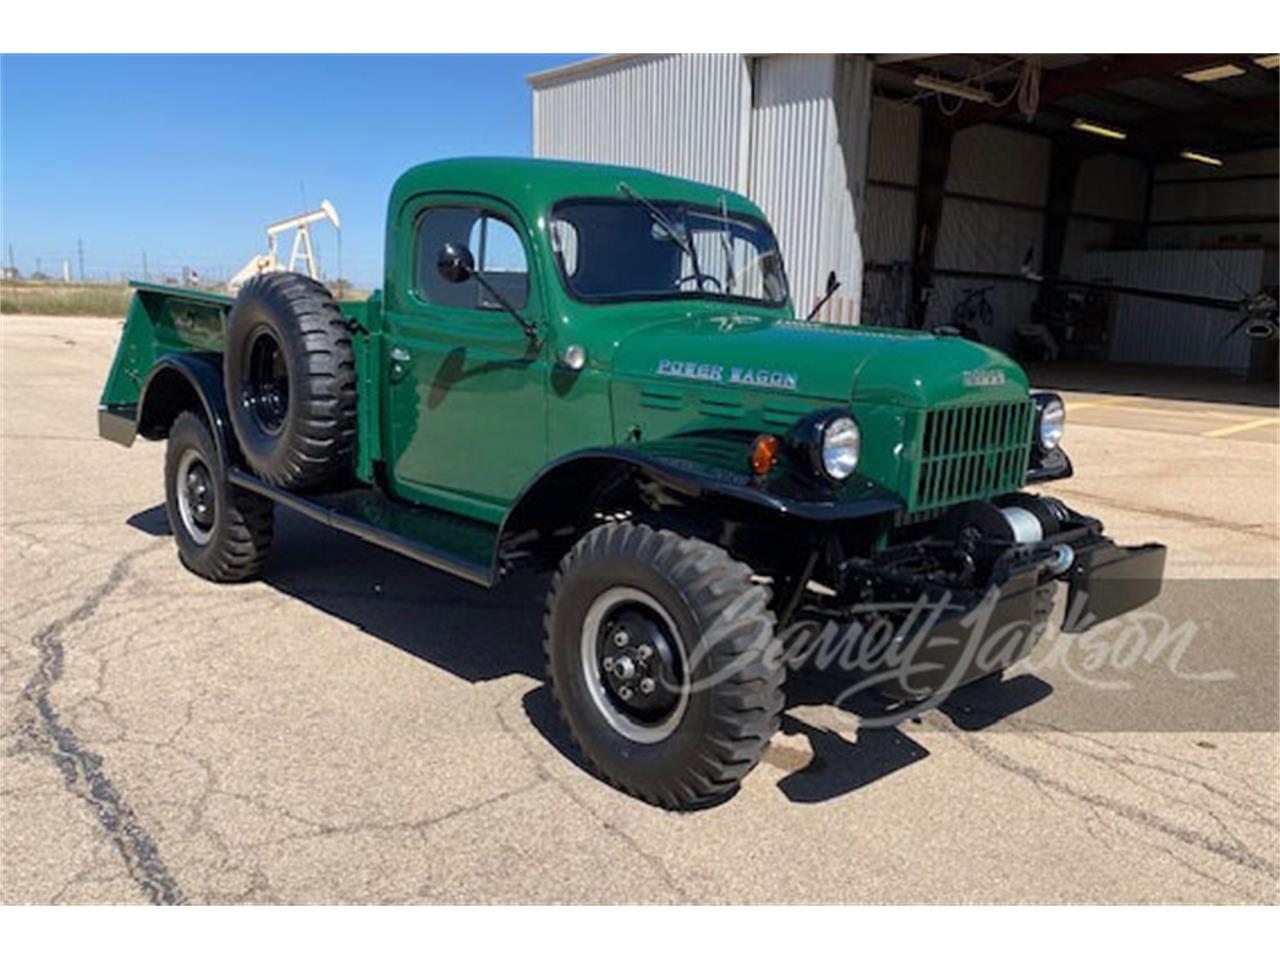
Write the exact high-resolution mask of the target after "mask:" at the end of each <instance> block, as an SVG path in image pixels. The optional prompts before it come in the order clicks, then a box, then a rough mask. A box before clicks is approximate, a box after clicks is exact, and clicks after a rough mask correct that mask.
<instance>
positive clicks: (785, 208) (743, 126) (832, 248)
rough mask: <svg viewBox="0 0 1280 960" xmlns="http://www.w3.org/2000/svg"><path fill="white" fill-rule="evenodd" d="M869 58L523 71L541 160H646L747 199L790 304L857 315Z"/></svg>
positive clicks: (665, 60) (696, 57) (681, 61)
mask: <svg viewBox="0 0 1280 960" xmlns="http://www.w3.org/2000/svg"><path fill="white" fill-rule="evenodd" d="M870 78H871V64H870V61H868V60H867V58H865V57H849V56H835V55H821V56H815V55H788V56H770V57H745V56H739V55H737V54H677V55H663V56H637V55H621V56H608V57H598V58H596V59H594V60H588V61H585V62H583V63H579V64H571V65H569V66H567V67H561V68H558V69H555V70H548V71H546V72H544V73H537V74H534V75H533V76H531V77H529V83H530V84H531V85H532V87H533V153H534V156H538V157H554V158H561V159H576V160H589V161H593V162H597V163H620V164H627V165H630V166H640V167H647V168H650V169H654V170H660V171H662V172H664V173H670V174H674V175H676V176H681V177H689V178H690V179H693V180H700V181H703V182H704V183H712V184H716V185H717V186H723V187H725V188H727V189H731V190H736V191H738V192H740V193H745V194H747V195H748V196H750V197H751V198H752V199H753V200H755V201H756V202H757V203H758V204H759V205H760V207H761V208H762V209H763V210H764V211H765V213H766V214H768V216H769V218H770V220H771V221H772V222H773V226H774V229H775V230H776V231H777V234H778V242H779V244H780V245H781V247H782V250H783V255H784V256H785V257H786V260H787V270H788V274H789V277H790V280H791V287H792V296H793V298H794V299H795V302H796V304H797V306H798V307H800V308H802V309H803V308H804V307H803V305H805V304H810V303H812V302H814V301H815V300H816V299H817V297H818V295H819V293H820V291H821V290H822V288H823V285H824V283H825V280H826V274H827V271H828V270H831V269H835V270H836V272H837V275H838V276H839V279H840V281H841V283H842V284H843V289H842V290H841V291H840V294H838V295H837V296H836V297H835V298H833V300H832V302H831V303H830V304H829V305H828V310H827V316H828V317H829V318H831V319H839V320H842V321H843V322H848V323H853V322H856V320H857V312H858V301H859V298H860V293H859V291H860V290H861V289H862V244H861V240H860V238H859V233H858V222H859V219H860V216H861V210H862V201H863V187H864V183H865V179H866V176H865V161H866V155H867V134H868V131H869V123H868V119H869V105H870V98H871V82H870Z"/></svg>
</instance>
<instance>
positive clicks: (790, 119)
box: [748, 54, 836, 315]
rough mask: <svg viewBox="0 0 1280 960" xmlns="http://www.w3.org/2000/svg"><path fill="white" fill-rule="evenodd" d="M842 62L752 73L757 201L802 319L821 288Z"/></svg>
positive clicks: (809, 61)
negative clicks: (829, 156)
mask: <svg viewBox="0 0 1280 960" xmlns="http://www.w3.org/2000/svg"><path fill="white" fill-rule="evenodd" d="M835 67H836V59H835V57H833V56H812V55H805V54H795V55H788V56H779V57H762V58H760V59H758V60H756V61H755V63H754V64H753V67H752V83H753V84H754V95H753V97H752V105H751V138H750V144H751V147H750V149H751V165H750V171H751V172H750V174H749V177H748V183H749V184H750V189H749V193H750V195H751V198H752V199H753V200H755V201H756V203H758V204H760V207H761V209H763V210H764V212H765V213H766V214H768V216H769V219H770V220H771V221H772V222H773V228H774V230H776V231H777V233H778V243H779V244H780V245H781V247H782V255H783V257H784V258H785V259H786V264H787V274H788V279H789V280H790V281H791V296H792V298H793V300H794V301H795V305H796V311H797V312H798V313H800V314H801V315H803V314H804V313H806V312H808V310H809V307H810V305H811V304H812V303H813V301H814V299H815V298H816V296H817V294H818V291H819V290H820V289H821V281H820V280H819V274H820V273H821V272H822V259H823V250H822V229H821V225H822V219H823V216H824V213H825V211H824V206H823V186H824V183H825V178H826V165H827V153H828V150H829V149H830V145H831V144H832V142H833V141H834V139H835V130H834V128H835V110H834V105H833V103H832V90H833V89H834V86H835Z"/></svg>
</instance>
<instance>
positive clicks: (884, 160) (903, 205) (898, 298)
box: [861, 97, 920, 327]
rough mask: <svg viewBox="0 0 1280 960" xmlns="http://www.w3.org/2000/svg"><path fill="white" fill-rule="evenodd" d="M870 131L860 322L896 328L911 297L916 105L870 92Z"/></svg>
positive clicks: (903, 319) (917, 128) (917, 157)
mask: <svg viewBox="0 0 1280 960" xmlns="http://www.w3.org/2000/svg"><path fill="white" fill-rule="evenodd" d="M870 136H871V143H870V149H869V151H868V159H867V196H866V204H865V212H864V214H863V218H862V231H861V236H862V246H863V253H864V256H865V261H866V266H865V271H866V272H865V274H864V279H863V287H862V289H863V295H862V315H863V322H864V323H869V324H873V325H876V326H886V327H899V326H903V325H905V324H906V322H907V308H908V306H909V301H910V297H911V291H910V282H911V281H910V263H911V259H912V254H913V250H912V246H913V243H914V239H913V237H912V232H913V228H914V226H915V216H916V184H917V183H918V181H919V167H920V108H919V107H917V106H915V105H913V104H909V103H904V102H902V101H900V100H890V99H888V98H887V97H874V98H873V99H872V101H871V131H870Z"/></svg>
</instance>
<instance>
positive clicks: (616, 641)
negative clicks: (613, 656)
mask: <svg viewBox="0 0 1280 960" xmlns="http://www.w3.org/2000/svg"><path fill="white" fill-rule="evenodd" d="M630 639H631V637H629V636H628V635H627V631H626V630H623V629H622V628H619V629H618V631H617V632H616V633H615V634H614V635H613V645H614V646H615V647H625V646H626V645H627V641H628V640H630Z"/></svg>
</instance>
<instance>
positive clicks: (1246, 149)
mask: <svg viewBox="0 0 1280 960" xmlns="http://www.w3.org/2000/svg"><path fill="white" fill-rule="evenodd" d="M1276 62H1277V57H1276V55H1274V54H1270V55H1268V54H1233V55H1224V54H1151V55H1147V54H1133V55H1083V54H1082V55H1045V56H1035V55H1007V54H950V55H939V56H934V55H928V56H925V55H920V56H904V55H880V56H870V55H853V54H805V55H796V54H760V55H750V56H744V55H737V54H659V55H641V54H614V55H607V56H602V57H596V58H592V59H590V60H586V61H583V62H580V63H575V64H570V65H568V66H566V67H560V68H557V69H555V70H550V71H545V72H543V73H539V74H534V75H533V76H530V77H529V78H528V79H529V83H530V86H531V87H532V88H533V118H532V119H533V124H532V125H533V152H534V155H535V156H540V157H554V158H565V159H575V160H587V161H594V162H602V163H620V164H627V165H634V166H642V167H647V168H650V169H656V170H660V171H662V172H665V173H670V174H674V175H677V176H684V177H689V178H691V179H695V180H700V181H703V182H706V183H713V184H718V185H722V186H724V187H726V188H728V189H733V190H737V191H739V192H741V193H745V194H747V195H748V196H750V197H751V198H752V199H753V200H755V201H756V202H757V203H758V204H759V205H760V206H761V208H762V209H763V210H764V211H765V213H766V214H767V215H768V216H769V218H770V220H771V221H772V222H773V224H774V228H775V230H776V232H777V234H778V238H779V242H780V244H781V247H782V250H783V255H784V257H785V258H786V262H787V271H788V275H789V278H790V281H791V288H792V294H793V299H794V301H795V303H796V309H797V311H798V312H801V313H803V312H806V311H807V310H808V309H809V307H810V305H812V304H813V303H814V302H816V301H817V299H818V298H819V297H820V296H821V294H822V291H823V288H824V286H825V278H826V275H827V273H828V271H834V272H835V273H836V275H837V278H838V279H839V280H840V282H841V285H842V286H841V289H840V291H839V292H838V293H837V295H836V296H835V297H833V298H832V299H831V301H830V302H829V303H828V304H827V305H826V307H825V308H824V309H823V310H822V311H821V313H820V314H819V318H820V319H822V320H825V321H828V322H834V323H861V324H866V325H877V326H891V327H915V328H926V329H932V328H936V327H939V326H954V327H958V328H961V329H962V330H964V331H966V332H969V333H970V334H971V335H973V336H975V337H977V338H978V339H981V340H982V341H984V342H986V343H989V344H991V345H993V346H996V347H999V348H1001V349H1004V350H1007V351H1009V352H1011V353H1014V354H1015V355H1017V356H1018V358H1019V359H1020V360H1022V361H1024V362H1026V363H1027V364H1028V365H1029V366H1030V367H1031V369H1032V371H1033V375H1034V377H1035V378H1036V380H1037V382H1039V383H1041V384H1045V385H1061V386H1064V387H1066V386H1081V387H1084V388H1087V389H1091V390H1103V391H1105V390H1107V389H1110V387H1111V385H1112V384H1123V385H1124V386H1125V388H1134V384H1135V383H1138V382H1141V383H1142V384H1144V386H1143V387H1142V388H1141V389H1142V390H1144V391H1149V392H1156V393H1163V394H1167V395H1170V396H1178V395H1180V393H1186V394H1188V395H1190V396H1195V397H1201V398H1203V399H1213V397H1214V396H1219V395H1222V396H1224V398H1225V396H1227V395H1230V396H1231V398H1232V399H1235V400H1237V401H1241V402H1253V403H1262V404H1269V405H1274V404H1275V391H1274V384H1275V381H1276V337H1275V302H1276V301H1275V295H1276V286H1277V202H1278V195H1277V183H1278V182H1280V180H1278V175H1280V163H1278V158H1280V151H1278V150H1277V147H1278V146H1280V136H1278V132H1277V112H1278V110H1280V102H1278V100H1277V81H1276V77H1277V69H1276ZM1246 307H1248V309H1246ZM1251 333H1252V334H1253V336H1250V334H1251Z"/></svg>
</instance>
